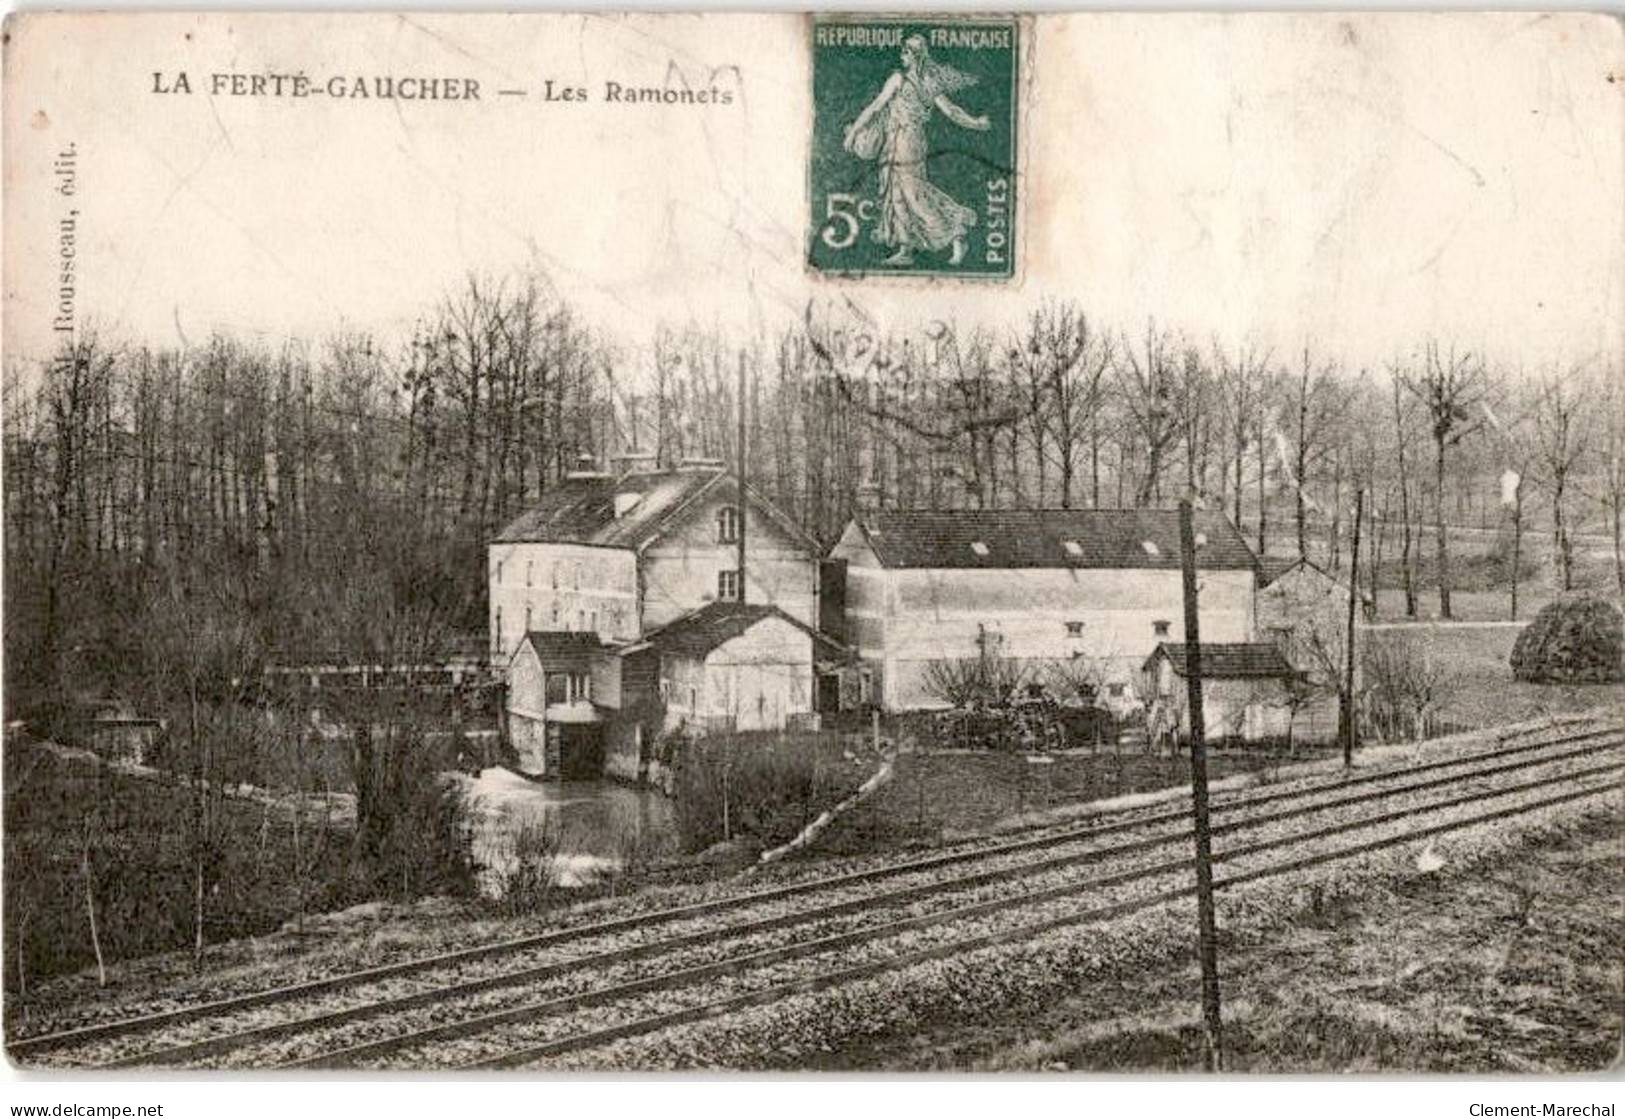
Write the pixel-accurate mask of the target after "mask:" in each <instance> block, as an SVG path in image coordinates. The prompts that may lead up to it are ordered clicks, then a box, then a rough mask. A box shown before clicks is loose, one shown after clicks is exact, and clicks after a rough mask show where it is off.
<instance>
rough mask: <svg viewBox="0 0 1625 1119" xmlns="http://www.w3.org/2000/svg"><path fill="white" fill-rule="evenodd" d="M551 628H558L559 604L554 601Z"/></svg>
mask: <svg viewBox="0 0 1625 1119" xmlns="http://www.w3.org/2000/svg"><path fill="white" fill-rule="evenodd" d="M553 628H554V629H558V628H559V604H558V602H557V601H556V600H555V601H554V603H553Z"/></svg>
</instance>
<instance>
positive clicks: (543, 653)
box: [508, 630, 620, 780]
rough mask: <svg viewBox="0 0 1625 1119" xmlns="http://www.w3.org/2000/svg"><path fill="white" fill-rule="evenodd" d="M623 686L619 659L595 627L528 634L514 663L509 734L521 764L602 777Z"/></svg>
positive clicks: (555, 773) (534, 770)
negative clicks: (608, 727)
mask: <svg viewBox="0 0 1625 1119" xmlns="http://www.w3.org/2000/svg"><path fill="white" fill-rule="evenodd" d="M619 691H620V673H619V665H618V663H617V661H616V658H615V656H614V653H613V651H612V650H610V649H609V648H607V647H606V646H605V645H604V644H603V643H602V642H601V641H599V639H598V635H597V634H596V633H591V632H562V631H545V630H544V631H532V632H529V633H526V634H525V636H524V638H523V639H522V640H521V641H520V643H519V648H518V649H516V650H515V651H514V655H513V660H512V661H511V662H510V664H509V669H508V736H509V741H510V742H511V743H512V745H513V749H514V753H515V754H516V755H517V756H518V764H519V769H520V771H521V772H523V773H526V774H529V775H531V776H536V777H541V776H546V777H561V778H564V779H565V780H589V779H592V778H596V777H599V776H601V775H602V774H603V771H604V724H605V722H606V721H607V719H608V717H609V715H610V714H611V713H612V712H613V710H614V709H615V708H616V707H618V706H619V699H620V696H619Z"/></svg>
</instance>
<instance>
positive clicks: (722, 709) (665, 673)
mask: <svg viewBox="0 0 1625 1119" xmlns="http://www.w3.org/2000/svg"><path fill="white" fill-rule="evenodd" d="M646 644H647V650H644V649H641V648H640V649H634V650H628V652H629V653H634V654H636V653H645V655H646V654H647V651H648V650H652V651H653V653H654V655H655V656H656V657H657V658H658V664H659V669H658V673H657V679H658V687H659V690H660V699H661V704H662V706H663V707H664V709H665V725H666V727H667V728H668V729H669V728H672V727H676V726H678V725H686V726H687V727H688V728H689V729H690V730H694V731H699V732H701V733H703V732H705V731H708V730H776V729H780V728H783V727H785V726H788V725H791V724H792V723H795V722H800V721H805V720H807V719H808V718H809V717H810V716H811V715H812V714H813V713H814V712H816V711H817V710H819V708H820V699H819V697H820V694H821V692H823V691H827V690H828V689H821V688H820V686H819V681H820V678H821V677H823V676H826V675H828V674H830V673H834V672H837V671H839V670H840V669H841V667H842V666H844V665H846V664H847V663H848V662H850V661H851V659H852V658H851V654H850V653H849V652H848V650H847V649H846V648H845V646H843V645H841V644H839V643H838V642H836V641H834V640H832V639H831V638H829V637H827V636H825V635H824V634H821V633H818V632H817V631H815V630H813V629H812V628H811V627H809V626H808V625H806V624H805V623H803V622H801V621H799V620H798V619H796V618H793V617H791V616H790V615H789V614H786V613H785V612H784V611H783V610H781V609H779V608H778V607H777V606H772V605H766V604H762V605H757V604H745V603H738V602H714V603H711V604H710V605H708V606H705V607H702V608H701V609H699V610H696V611H694V612H693V613H691V614H687V615H685V616H684V617H682V618H679V619H678V620H677V621H675V622H673V623H671V624H670V625H668V626H666V627H665V628H663V629H661V630H659V631H658V632H656V633H653V634H651V635H650V636H649V637H648V639H647V642H646Z"/></svg>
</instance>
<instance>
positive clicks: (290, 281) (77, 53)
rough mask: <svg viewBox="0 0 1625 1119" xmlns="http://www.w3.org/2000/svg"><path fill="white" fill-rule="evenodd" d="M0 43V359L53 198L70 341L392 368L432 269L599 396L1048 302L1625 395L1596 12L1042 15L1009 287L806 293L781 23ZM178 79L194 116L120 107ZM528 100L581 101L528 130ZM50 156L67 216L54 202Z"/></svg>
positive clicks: (286, 24)
mask: <svg viewBox="0 0 1625 1119" xmlns="http://www.w3.org/2000/svg"><path fill="white" fill-rule="evenodd" d="M10 32H11V36H12V41H11V42H10V44H9V45H8V47H7V55H6V60H5V61H6V69H7V73H6V87H5V126H6V132H5V137H6V138H5V144H6V149H5V155H6V159H5V227H4V231H5V249H6V253H5V270H4V278H5V292H6V298H5V337H4V340H5V349H6V356H7V360H8V361H18V360H30V359H33V358H37V357H38V356H40V355H42V354H44V353H46V352H48V350H49V348H50V346H51V344H52V334H51V328H50V320H51V317H52V315H53V313H54V306H53V305H54V303H55V301H56V295H57V291H56V289H57V286H58V283H57V278H56V271H57V267H56V262H57V249H58V241H57V237H58V228H57V221H58V218H59V216H60V214H61V213H62V212H63V211H65V209H66V208H67V206H68V205H70V204H71V205H72V206H75V207H77V208H78V209H79V210H80V219H79V220H80V224H79V239H78V245H77V251H78V256H77V258H76V261H77V268H78V278H77V284H76V286H77V289H78V290H77V296H76V316H77V318H78V320H79V322H81V323H85V322H94V323H96V324H98V325H99V326H100V327H101V328H102V330H103V331H104V332H105V333H110V334H112V335H114V336H116V337H118V338H120V339H123V340H127V341H135V342H143V341H144V342H152V343H156V344H163V345H173V344H181V343H191V344H197V343H200V342H202V341H203V340H204V339H205V338H206V337H207V336H208V335H209V334H210V333H211V332H212V331H217V330H218V331H226V332H230V333H234V334H238V335H243V336H251V337H259V338H262V339H264V340H266V341H268V342H271V343H273V344H275V343H280V341H281V340H282V339H284V338H288V337H294V338H313V337H317V336H320V335H322V334H326V333H329V332H331V331H333V330H334V329H336V328H340V327H344V328H350V329H359V330H365V331H371V332H373V333H375V334H376V335H377V336H378V337H379V338H380V339H381V340H382V341H384V342H385V343H386V344H393V343H396V342H404V341H405V340H406V338H407V335H408V332H409V330H410V328H411V324H412V322H413V320H414V318H415V317H417V316H418V315H419V314H421V313H422V312H423V311H424V310H426V309H428V308H430V307H431V306H432V305H433V304H434V303H435V302H436V300H437V299H439V298H440V297H441V296H442V295H443V294H444V293H445V292H446V291H447V290H448V289H450V288H453V287H455V286H456V285H458V283H459V282H460V280H461V278H462V277H464V276H465V275H466V274H468V273H470V272H474V273H479V274H483V275H490V276H503V275H507V274H510V273H515V272H520V271H524V270H534V271H535V272H536V273H538V274H540V275H542V276H545V277H546V278H547V279H548V280H549V282H551V284H552V285H554V287H555V288H556V289H557V291H558V292H559V293H560V294H561V295H562V296H564V298H565V299H566V300H567V301H568V302H569V303H570V304H572V305H573V306H574V307H575V308H577V309H578V310H579V311H580V313H581V315H582V317H583V318H584V319H585V320H586V321H588V322H589V323H591V324H592V325H594V326H595V327H597V328H598V329H599V330H600V331H601V332H603V333H604V334H606V335H608V336H609V337H611V338H613V339H616V340H617V341H618V342H619V344H620V346H621V347H622V350H623V352H624V353H625V354H626V357H627V361H628V364H630V365H632V366H637V365H639V364H640V363H642V362H643V361H645V360H646V353H647V348H648V343H649V341H650V339H651V338H652V337H653V334H654V331H655V329H656V327H657V326H658V325H659V324H660V323H662V322H664V323H667V324H671V325H677V326H681V325H684V324H688V323H694V324H697V325H700V326H702V327H709V326H718V327H721V328H724V329H727V330H729V331H732V332H736V333H738V335H739V336H740V337H741V338H744V337H746V336H752V335H755V336H761V335H765V334H767V333H769V332H773V331H776V330H778V329H781V328H783V327H784V326H786V325H789V324H793V323H795V322H796V321H798V320H799V318H800V317H801V315H802V314H803V313H804V312H805V309H806V307H807V306H808V304H809V302H812V303H814V304H815V305H818V306H821V307H826V306H831V305H835V304H839V303H841V302H842V301H844V300H847V299H850V300H851V301H853V302H855V303H856V304H857V305H859V306H861V307H862V308H863V309H864V311H865V312H866V313H868V314H869V315H871V316H873V317H874V319H875V320H876V321H877V323H878V324H879V325H880V326H882V327H883V328H885V327H892V328H896V329H913V328H917V327H923V326H924V325H925V324H926V323H928V322H930V321H932V320H946V321H949V322H953V323H956V324H957V325H959V327H960V328H962V329H963V328H964V327H966V326H969V325H973V324H990V325H995V326H997V327H998V328H999V329H1006V328H1007V327H1010V326H1014V325H1015V324H1017V323H1018V322H1019V320H1020V319H1021V318H1022V317H1023V316H1024V315H1025V313H1026V312H1027V310H1028V309H1030V308H1032V307H1034V306H1036V305H1037V304H1038V303H1039V302H1040V301H1041V300H1042V299H1043V298H1045V297H1052V296H1053V297H1065V298H1072V299H1076V300H1077V301H1078V302H1079V303H1080V304H1081V305H1082V306H1083V307H1084V308H1085V309H1086V310H1087V311H1089V312H1090V313H1091V314H1092V315H1095V316H1098V317H1099V318H1101V319H1102V320H1103V321H1105V322H1107V323H1109V324H1111V325H1113V326H1116V327H1119V328H1125V329H1128V330H1131V331H1139V330H1141V329H1143V327H1144V325H1145V322H1146V320H1147V318H1148V317H1150V316H1154V317H1155V318H1156V320H1157V322H1158V323H1159V325H1166V326H1169V327H1174V328H1178V329H1180V330H1182V331H1184V332H1185V333H1186V334H1187V335H1188V336H1189V337H1191V338H1192V339H1194V340H1196V341H1199V342H1202V343H1204V344H1205V343H1207V342H1208V341H1209V340H1217V341H1219V342H1221V343H1223V344H1226V345H1231V346H1233V345H1238V344H1241V343H1243V342H1251V343H1253V344H1256V345H1260V346H1270V347H1274V348H1275V350H1276V354H1277V357H1278V358H1287V357H1289V356H1290V355H1291V354H1293V353H1295V352H1296V351H1297V350H1298V349H1299V348H1300V347H1301V346H1302V345H1303V344H1304V343H1305V341H1309V342H1312V344H1313V345H1314V347H1315V349H1316V351H1317V352H1318V353H1320V354H1324V355H1326V356H1328V357H1337V358H1340V359H1341V360H1343V361H1344V362H1346V363H1347V364H1349V365H1351V366H1359V365H1362V364H1372V365H1380V364H1381V363H1382V362H1383V361H1384V360H1386V359H1387V358H1389V357H1391V356H1393V355H1395V354H1396V353H1403V352H1406V351H1409V350H1411V349H1412V348H1414V347H1415V346H1416V345H1418V344H1419V343H1420V342H1422V341H1423V340H1425V339H1428V338H1430V337H1436V338H1438V339H1440V340H1442V341H1444V342H1446V343H1452V342H1453V343H1456V344H1458V345H1460V346H1463V347H1465V348H1469V349H1473V350H1479V351H1482V352H1485V353H1486V354H1488V355H1489V357H1490V358H1491V359H1492V361H1494V362H1496V363H1498V364H1501V365H1505V366H1508V367H1517V366H1520V365H1521V366H1525V367H1528V368H1530V369H1535V368H1544V367H1545V366H1547V365H1550V364H1551V363H1563V364H1569V363H1574V362H1587V363H1593V364H1595V363H1599V362H1611V363H1613V364H1614V366H1615V367H1616V368H1619V367H1625V363H1622V362H1621V355H1622V349H1625V344H1622V306H1625V251H1622V246H1625V228H1622V224H1625V218H1622V200H1625V181H1622V180H1625V155H1622V152H1625V147H1622V144H1625V127H1622V125H1625V112H1622V108H1625V51H1622V36H1621V30H1620V24H1619V22H1617V21H1615V20H1613V19H1610V18H1606V17H1601V16H1586V15H1578V14H1571V15H1557V16H1531V15H1524V14H1491V15H1483V14H1451V15H1394V14H1364V15H1354V16H1336V15H1323V14H1304V13H1298V14H1277V15H1252V16H1238V15H1224V14H1206V15H1165V16H1156V15H1110V14H1087V15H1073V16H1053V15H1045V16H1042V17H1039V18H1038V20H1037V22H1036V24H1030V25H1028V27H1027V29H1026V33H1025V38H1024V48H1025V50H1026V54H1027V58H1026V62H1027V72H1026V75H1025V80H1026V91H1025V94H1024V99H1023V104H1022V115H1021V123H1020V127H1021V130H1022V134H1023V150H1022V156H1021V158H1022V165H1021V181H1020V185H1019V187H1018V190H1017V206H1018V217H1017V220H1018V223H1019V224H1020V227H1021V234H1022V248H1023V257H1022V264H1021V273H1020V275H1019V276H1018V278H1017V280H1016V281H1015V282H1012V283H1005V284H999V283H971V282H952V281H944V282H936V283H928V282H923V281H898V280H896V279H893V278H885V279H879V280H867V281H837V280H829V279H823V278H818V277H814V276H811V275H809V273H808V272H807V271H806V269H805V268H804V266H803V263H802V260H803V246H804V238H805V237H806V228H805V227H806V223H807V210H808V206H807V202H806V193H807V185H806V184H807V145H808V138H809V131H810V120H811V113H812V108H811V101H810V90H811V82H810V72H809V67H810V52H809V45H808V24H807V23H806V21H805V20H804V19H803V18H801V17H798V16H794V15H787V14H771V15H739V14H728V15H718V14H711V15H705V16H692V15H689V16H656V15H643V16H629V17H604V16H595V15H583V16H566V15H527V16H517V17H512V16H498V15H469V14H459V15H432V14H427V13H422V14H413V15H409V16H390V15H383V14H364V15H330V14H307V15H300V16H291V15H280V16H278V15H250V14H233V15H224V16H222V15H197V14H165V15H146V16H130V15H101V16H94V15H79V16H70V17H65V18H52V17H44V18H38V17H25V18H24V19H23V20H22V21H21V22H14V23H12V24H11V26H10ZM183 69H184V70H186V71H187V72H188V74H189V76H190V78H191V82H192V88H193V91H194V92H193V93H192V94H191V95H190V96H161V95H156V94H154V93H152V92H151V90H152V87H153V81H154V79H153V73H154V72H155V71H160V72H163V73H164V74H165V75H166V77H167V78H169V79H171V80H172V78H173V75H174V74H175V73H176V72H177V71H180V70H183ZM215 72H240V73H256V72H278V73H289V74H291V73H304V74H306V75H308V76H310V77H311V78H312V79H313V80H315V81H318V82H325V80H326V79H327V78H328V77H329V76H333V75H343V76H346V77H349V76H355V75H366V76H369V77H371V76H378V75H395V76H405V75H412V76H443V77H458V78H473V79H476V80H478V81H479V82H480V83H481V89H482V94H483V96H482V99H481V100H480V101H479V102H477V103H463V102H450V103H448V102H402V101H392V102H391V101H376V100H373V101H340V102H334V101H332V100H330V99H328V98H312V99H305V100H294V99H289V98H283V99H273V98H251V97H230V96H211V94H210V89H209V86H210V78H209V75H210V74H212V73H215ZM1610 75H1612V76H1613V77H1614V79H1615V80H1613V81H1610V80H1609V78H1610ZM679 77H680V78H681V79H682V80H683V81H686V82H687V83H688V84H690V85H692V86H695V87H704V86H706V85H710V84H713V83H714V84H716V85H717V86H719V87H727V88H731V89H733V90H734V91H735V93H736V96H735V100H734V103H733V104H732V105H727V106H702V105H673V106H658V105H638V106H626V105H616V104H604V103H601V102H600V101H598V100H597V98H598V97H599V96H600V94H601V92H602V90H603V85H604V82H605V81H606V80H615V81H619V82H621V83H622V84H625V85H662V84H665V83H666V82H667V81H668V79H669V80H671V81H673V82H676V81H677V80H678V78H679ZM545 78H552V79H554V81H555V82H556V83H557V84H558V85H561V86H562V85H581V86H584V87H586V88H587V90H588V92H589V95H590V96H591V97H592V98H594V100H593V101H591V102H589V103H588V104H585V105H565V104H544V103H542V102H541V100H540V98H539V91H540V89H541V86H542V82H543V79H545ZM501 87H515V88H525V89H527V90H529V91H530V94H531V95H530V96H529V97H527V98H523V99H521V98H499V97H498V96H497V95H496V90H497V89H498V88H501ZM960 100H961V101H964V102H973V97H972V96H971V94H970V93H967V94H966V95H965V96H964V97H962V98H960ZM973 107H974V106H973ZM69 142H72V143H73V144H74V145H75V146H76V147H77V149H78V151H79V157H78V163H77V172H78V180H77V193H76V195H75V196H74V198H73V199H72V200H71V203H70V202H69V201H68V200H66V199H64V198H62V197H61V196H60V195H58V194H56V193H55V192H54V188H55V181H54V179H53V176H52V174H51V163H52V160H53V159H54V158H55V157H56V155H57V153H58V151H59V150H60V149H61V148H62V147H63V146H64V145H66V144H68V143H69Z"/></svg>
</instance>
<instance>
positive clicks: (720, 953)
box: [195, 836, 1188, 1068]
mask: <svg viewBox="0 0 1625 1119" xmlns="http://www.w3.org/2000/svg"><path fill="white" fill-rule="evenodd" d="M1187 842H1188V839H1187V838H1186V837H1184V836H1176V837H1170V838H1169V839H1168V840H1167V841H1166V842H1165V843H1163V844H1160V845H1158V846H1157V847H1155V848H1151V849H1149V850H1147V851H1145V852H1140V853H1136V854H1135V855H1134V856H1132V857H1130V858H1128V859H1126V860H1122V861H1117V862H1114V863H1113V864H1112V873H1114V874H1115V873H1122V872H1124V871H1133V870H1135V869H1138V868H1140V867H1151V866H1155V865H1158V864H1160V863H1164V862H1166V861H1168V860H1169V859H1170V858H1171V857H1178V856H1179V855H1182V854H1183V852H1184V849H1185V844H1186V843H1187ZM1100 877H1103V872H1102V871H1101V869H1100V867H1098V866H1092V867H1091V866H1083V867H1077V866H1074V867H1065V868H1059V869H1056V870H1050V871H1045V872H1040V873H1035V874H1031V875H1024V876H1022V877H1020V878H1006V879H1002V880H998V881H993V882H985V883H977V884H974V885H968V886H966V887H964V888H962V889H957V890H953V891H951V892H944V893H938V894H931V895H927V896H925V897H921V898H916V899H913V900H909V901H904V902H901V903H887V902H885V901H884V900H883V899H881V900H877V901H876V902H875V905H874V908H872V909H867V910H864V911H859V912H853V913H845V914H840V915H838V916H832V917H814V918H812V919H810V920H808V921H806V922H803V923H801V924H797V925H792V926H789V927H787V928H779V929H771V930H767V931H763V932H758V933H751V934H746V935H742V936H733V937H728V938H727V939H724V940H718V941H712V942H709V943H705V944H699V945H694V946H692V947H688V948H681V949H677V950H674V951H671V952H667V953H663V954H661V955H659V956H657V957H653V958H649V959H642V960H633V961H627V962H624V963H620V964H614V965H609V966H602V967H591V966H583V967H582V968H580V969H572V970H570V971H568V972H565V973H563V974H560V975H555V976H552V977H550V978H547V979H544V980H540V981H537V982H531V983H523V984H517V985H514V986H510V987H503V988H500V989H495V990H487V991H481V992H477V993H475V994H471V995H466V996H452V997H449V998H447V999H444V1000H441V1001H437V1002H436V1003H434V1004H432V1005H429V1006H423V1007H415V1008H410V1009H407V1010H404V1011H400V1012H397V1013H393V1014H390V1015H389V1017H388V1019H387V1020H386V1021H377V1020H361V1021H354V1022H348V1023H341V1024H338V1025H334V1026H331V1027H326V1028H319V1029H316V1030H311V1031H308V1032H303V1033H300V1034H298V1035H295V1036H290V1037H286V1038H279V1039H275V1040H273V1041H269V1042H265V1043H260V1044H255V1045H252V1046H244V1047H242V1048H240V1049H235V1050H232V1051H230V1052H227V1053H223V1054H220V1055H218V1056H215V1057H212V1058H206V1059H205V1060H203V1061H200V1062H196V1063H195V1064H196V1066H197V1067H219V1068H225V1067H261V1068H262V1067H265V1066H267V1065H274V1064H283V1063H287V1062H291V1061H296V1060H301V1059H304V1058H307V1057H311V1056H314V1055H316V1054H317V1053H320V1052H322V1051H324V1050H332V1049H336V1048H341V1047H347V1046H351V1045H359V1044H363V1043H366V1042H369V1041H375V1040H379V1039H381V1038H384V1037H393V1036H398V1035H401V1034H404V1033H407V1032H410V1031H413V1030H419V1029H425V1028H428V1027H430V1026H435V1025H439V1024H442V1023H445V1022H449V1021H454V1020H460V1019H464V1018H469V1017H473V1016H475V1015H477V1014H484V1013H492V1012H495V1011H499V1010H505V1009H508V1008H510V1007H516V1006H524V1005H527V1004H530V1003H535V1002H540V1001H545V1000H548V999H556V998H565V997H568V996H572V995H580V994H584V993H586V992H588V991H592V990H596V989H600V988H603V987H607V986H612V985H615V984H620V983H628V982H635V981H638V980H644V979H649V978H652V977H656V976H660V975H665V974H670V973H673V972H677V971H680V970H684V969H687V968H695V967H701V966H704V965H707V964H713V963H717V962H720V961H723V960H727V959H731V958H737V957H740V956H745V955H750V954H753V953H757V952H765V951H769V950H772V949H776V948H785V947H790V946H794V945H799V944H805V943H807V942H809V941H813V940H818V939H821V938H824V937H829V936H836V935H841V934H847V933H855V932H858V931H860V930H863V929H867V928H872V927H874V926H876V925H880V924H882V923H884V922H888V921H895V920H901V919H906V918H911V917H923V916H928V915H931V914H935V913H942V912H946V911H948V910H952V909H957V908H960V907H963V906H967V905H975V904H978V903H983V902H991V901H999V900H1002V901H1008V902H1010V903H1011V904H1012V905H1020V904H1021V899H1022V898H1023V897H1025V896H1026V895H1028V894H1031V893H1033V892H1036V891H1040V890H1055V889H1062V888H1072V889H1079V890H1082V889H1086V888H1087V887H1088V884H1089V883H1090V882H1091V881H1093V880H1095V879H1098V878H1100ZM712 981H713V980H710V979H708V980H706V982H707V983H709V982H712Z"/></svg>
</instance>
